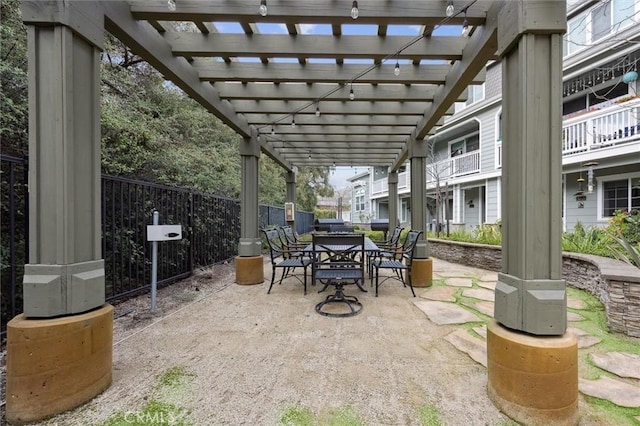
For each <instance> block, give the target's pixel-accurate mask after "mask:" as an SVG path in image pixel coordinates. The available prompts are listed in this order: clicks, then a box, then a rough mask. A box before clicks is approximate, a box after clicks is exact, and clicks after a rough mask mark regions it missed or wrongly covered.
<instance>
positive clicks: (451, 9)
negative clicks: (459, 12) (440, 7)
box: [445, 0, 455, 18]
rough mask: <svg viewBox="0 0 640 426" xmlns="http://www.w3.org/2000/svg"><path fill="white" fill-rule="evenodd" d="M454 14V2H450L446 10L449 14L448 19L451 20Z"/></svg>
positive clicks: (451, 0)
mask: <svg viewBox="0 0 640 426" xmlns="http://www.w3.org/2000/svg"><path fill="white" fill-rule="evenodd" d="M453 12H455V10H454V8H453V0H449V4H447V8H446V9H445V13H446V14H447V18H451V17H452V16H453Z"/></svg>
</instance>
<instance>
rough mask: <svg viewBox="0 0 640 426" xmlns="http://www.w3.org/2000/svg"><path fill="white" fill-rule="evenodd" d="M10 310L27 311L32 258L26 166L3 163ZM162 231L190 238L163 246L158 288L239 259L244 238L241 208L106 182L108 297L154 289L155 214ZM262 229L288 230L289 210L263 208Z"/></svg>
mask: <svg viewBox="0 0 640 426" xmlns="http://www.w3.org/2000/svg"><path fill="white" fill-rule="evenodd" d="M1 159H2V186H1V189H2V195H1V197H2V217H1V219H2V226H1V230H2V251H1V254H2V258H1V260H2V263H1V264H0V267H1V273H2V282H1V284H2V289H1V290H2V292H1V295H2V311H1V315H2V317H1V320H2V321H1V325H2V327H1V330H0V333H1V334H2V335H4V333H5V330H6V324H7V322H8V320H9V319H11V318H13V317H14V316H15V315H16V314H18V313H20V312H22V276H23V273H24V264H25V263H26V261H27V252H28V247H27V244H28V229H29V225H28V217H29V215H28V196H27V161H26V159H21V158H14V157H8V156H4V155H3V156H2V158H1ZM154 210H158V212H159V213H160V223H161V224H180V225H182V235H183V239H182V240H180V241H164V242H161V243H160V244H159V246H158V283H159V284H161V285H162V284H168V283H170V282H173V281H177V280H179V279H181V278H184V277H187V276H189V275H190V274H191V273H192V271H193V270H194V269H195V268H198V267H204V266H208V265H213V264H215V263H220V262H223V261H225V260H229V259H232V258H233V257H234V256H236V254H237V247H238V239H239V238H240V203H239V202H238V201H237V200H233V199H230V198H226V197H221V196H217V195H212V194H205V193H199V192H195V191H191V190H187V189H182V188H175V187H170V186H165V185H158V184H153V183H149V182H141V181H136V180H131V179H125V178H119V177H113V176H102V255H103V258H104V262H105V273H106V289H105V290H106V297H107V300H114V299H118V298H122V297H126V296H128V295H131V294H134V293H137V292H142V291H145V290H147V289H148V288H149V287H150V281H151V246H150V243H149V242H147V241H146V230H147V225H149V224H151V223H152V217H153V211H154ZM259 218H260V225H261V226H265V225H284V224H285V220H284V209H283V208H281V207H274V206H267V205H260V211H259ZM296 225H297V226H296V228H297V231H298V233H305V232H310V231H311V230H312V226H313V213H307V212H296Z"/></svg>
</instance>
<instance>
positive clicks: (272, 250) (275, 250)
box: [260, 229, 283, 261]
mask: <svg viewBox="0 0 640 426" xmlns="http://www.w3.org/2000/svg"><path fill="white" fill-rule="evenodd" d="M260 231H261V232H262V233H263V234H264V237H265V240H266V243H267V245H268V246H269V255H270V256H271V261H274V260H275V259H277V258H278V257H280V255H282V253H283V249H282V242H281V240H280V233H279V232H278V230H277V229H261V230H260Z"/></svg>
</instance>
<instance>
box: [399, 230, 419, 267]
mask: <svg viewBox="0 0 640 426" xmlns="http://www.w3.org/2000/svg"><path fill="white" fill-rule="evenodd" d="M420 235H422V231H414V230H411V231H409V233H408V234H407V238H406V239H405V240H404V244H403V246H402V253H403V254H402V257H403V258H405V259H406V260H407V265H410V264H411V261H412V260H413V255H414V254H415V251H416V245H417V243H418V239H420Z"/></svg>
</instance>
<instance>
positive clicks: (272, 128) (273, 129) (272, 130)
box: [271, 124, 276, 136]
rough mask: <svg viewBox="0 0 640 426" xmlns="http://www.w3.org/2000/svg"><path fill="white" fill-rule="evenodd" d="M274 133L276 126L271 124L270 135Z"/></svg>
mask: <svg viewBox="0 0 640 426" xmlns="http://www.w3.org/2000/svg"><path fill="white" fill-rule="evenodd" d="M275 134H276V128H275V127H274V126H273V124H272V125H271V136H273V135H275Z"/></svg>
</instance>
